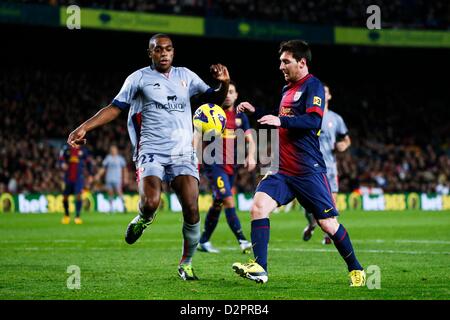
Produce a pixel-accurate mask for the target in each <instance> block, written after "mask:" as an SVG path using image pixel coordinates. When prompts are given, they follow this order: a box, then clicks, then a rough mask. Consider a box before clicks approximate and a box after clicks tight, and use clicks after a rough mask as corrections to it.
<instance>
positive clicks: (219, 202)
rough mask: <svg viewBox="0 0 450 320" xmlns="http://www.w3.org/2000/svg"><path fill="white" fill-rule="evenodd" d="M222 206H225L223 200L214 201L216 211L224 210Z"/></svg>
mask: <svg viewBox="0 0 450 320" xmlns="http://www.w3.org/2000/svg"><path fill="white" fill-rule="evenodd" d="M222 206H223V201H222V200H218V199H216V200H214V201H213V207H214V209H216V210H220V209H222Z"/></svg>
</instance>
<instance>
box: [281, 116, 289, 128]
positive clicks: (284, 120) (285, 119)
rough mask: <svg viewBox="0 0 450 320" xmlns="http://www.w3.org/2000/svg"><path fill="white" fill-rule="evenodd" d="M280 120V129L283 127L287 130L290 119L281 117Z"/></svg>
mask: <svg viewBox="0 0 450 320" xmlns="http://www.w3.org/2000/svg"><path fill="white" fill-rule="evenodd" d="M279 118H280V123H281V124H280V127H282V128H287V127H288V123H289V120H288V118H287V117H279Z"/></svg>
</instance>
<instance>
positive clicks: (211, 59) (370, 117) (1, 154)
mask: <svg viewBox="0 0 450 320" xmlns="http://www.w3.org/2000/svg"><path fill="white" fill-rule="evenodd" d="M21 2H34V3H36V2H48V1H21ZM50 2H52V3H55V4H56V3H60V4H67V3H69V2H70V1H50ZM265 2H267V1H262V2H261V3H265ZM332 2H333V1H332ZM378 2H379V1H378ZM381 2H382V3H386V4H389V6H394V7H395V6H400V7H401V6H402V5H406V4H409V5H411V7H410V8H412V9H411V10H413V9H414V8H416V7H417V6H419V7H420V6H422V5H424V4H423V3H424V2H423V1H389V2H388V1H381ZM78 3H81V4H89V5H90V6H103V7H108V8H115V9H124V10H140V9H139V6H140V5H144V4H143V3H144V1H138V0H136V1H124V2H122V1H121V2H119V1H97V2H95V1H87V2H84V1H79V2H78ZM149 3H153V5H154V6H156V7H158V6H164V3H170V4H172V5H171V6H170V8H172V9H173V8H174V5H175V7H176V5H178V6H180V7H181V9H180V10H181V12H186V14H200V13H199V12H200V11H195V10H194V9H192V12H190V11H189V10H187V11H183V10H185V9H183V8H184V7H189V6H190V5H189V4H192V5H191V7H196V8H197V7H198V8H197V9H199V8H203V9H204V7H205V5H204V4H202V3H203V2H202V1H193V0H192V1H153V2H149ZM204 3H207V4H208V5H209V6H212V7H213V10H212V12H213V13H212V14H218V13H220V15H222V16H224V17H229V16H228V15H229V14H230V13H229V10H232V9H231V8H234V7H238V8H240V7H239V6H241V5H242V6H247V7H246V8H247V9H245V10H244V9H242V10H241V9H239V10H237V11H239V14H244V15H247V16H248V17H253V16H252V15H251V14H247V13H246V12H250V11H255V10H256V11H257V10H260V9H258V8H260V7H259V5H256V3H257V1H250V0H249V1H244V0H243V1H237V0H236V1H204ZM258 3H260V2H258ZM267 3H268V2H267ZM311 3H313V5H311ZM336 3H340V1H336ZM345 3H346V6H345V8H352V10H357V6H351V5H349V4H347V3H348V2H345ZM362 3H364V1H363V2H362ZM375 3H377V1H375ZM427 3H428V2H427ZM429 3H430V4H431V5H430V6H427V8H428V9H427V10H429V11H430V12H433V14H431V13H426V12H422V15H417V16H414V17H415V19H418V20H420V21H421V22H417V21H415V22H414V21H409V20H408V19H406V20H402V19H401V17H402V15H400V16H399V17H400V19H399V20H398V21H399V25H406V24H409V23H410V24H411V25H414V26H416V24H417V26H418V27H421V26H423V27H427V28H428V27H430V26H428V25H427V23H428V22H427V21H428V20H426V19H422V18H424V17H425V16H433V15H434V17H435V19H437V21H438V22H439V23H438V24H439V25H440V23H444V25H445V26H446V28H447V27H448V21H443V20H442V18H443V17H442V16H441V15H440V14H442V10H441V9H442V8H443V7H446V6H447V7H448V5H447V4H446V2H443V1H431V2H429ZM230 4H233V5H230ZM291 5H292V6H296V5H299V6H300V5H301V6H313V7H314V8H319V7H320V6H321V5H323V1H314V2H305V1H303V2H300V1H290V2H289V6H291ZM122 6H125V7H122ZM158 8H159V7H158ZM220 8H222V9H220ZM252 8H253V9H252ZM438 9H439V10H438ZM149 10H153V9H150V8H149ZM173 10H175V9H173ZM227 10H228V11H227ZM246 10H247V11H246ZM261 10H262V9H261ZM292 10H293V9H292ZM292 10H291V11H292ZM333 10H341V9H339V6H337V8H335V9H333ZM348 10H349V9H347V11H348ZM395 10H397V9H395ZM395 10H394V11H395ZM414 10H415V9H414ZM447 10H448V8H447ZM313 11H314V12H317V15H318V16H320V12H321V11H322V10H313ZM344 11H345V10H344ZM347 11H346V12H347ZM274 12H277V10H275V9H274ZM331 12H332V11H331ZM175 13H176V12H175ZM383 14H385V13H383ZM386 14H387V13H386ZM337 16H338V17H340V18H342V19H343V21H344V22H342V23H344V24H347V25H351V22H350V21H347V22H348V23H347V22H345V17H346V15H345V14H338V15H337ZM237 17H238V15H236V18H237ZM255 17H264V15H261V16H260V15H259V13H258V14H255ZM439 17H440V18H439ZM297 18H299V19H303V18H304V19H312V18H311V15H303V14H301V15H298V17H297ZM444 18H447V19H448V15H446V16H445V17H444ZM281 20H282V19H281ZM444 20H445V19H444ZM318 21H319V22H320V23H323V22H322V21H321V20H318ZM386 21H389V19H388V20H386ZM396 21H397V20H396ZM408 21H409V22H408ZM298 22H314V21H313V20H311V21H298ZM330 23H332V24H338V23H341V22H336V21H331V22H330ZM440 26H441V25H440ZM431 27H432V26H431ZM2 29H3V31H4V37H3V39H2V40H3V43H4V44H5V46H3V50H1V51H0V68H1V73H0V110H1V111H2V116H1V117H0V128H1V131H0V193H1V192H5V191H8V192H13V193H18V192H60V191H61V190H62V183H63V172H62V171H61V170H60V169H59V167H58V163H57V162H58V155H59V151H60V149H61V147H62V146H63V144H64V143H65V141H66V139H67V136H68V134H69V133H70V131H72V130H73V129H74V128H75V127H76V126H77V125H78V124H80V123H81V122H83V121H84V120H86V119H87V118H89V117H90V116H92V115H93V114H95V112H96V111H97V110H99V109H100V108H101V107H103V106H106V105H108V104H109V103H110V102H111V100H112V99H113V98H114V97H115V95H116V94H117V93H118V91H119V90H120V88H121V86H122V84H123V81H124V80H125V78H126V77H127V76H128V75H129V74H130V73H132V72H133V71H135V70H137V69H139V68H141V67H143V66H146V65H148V64H149V60H148V57H147V55H146V47H147V45H148V39H149V37H150V36H151V35H149V34H142V33H125V32H103V31H93V30H80V31H69V30H66V29H63V28H61V29H58V28H45V27H33V28H30V27H26V26H17V25H2ZM173 40H174V46H175V48H176V49H175V50H176V51H175V52H176V54H175V61H174V65H176V66H186V67H188V68H190V69H191V70H193V71H195V72H196V73H198V74H199V75H200V76H201V77H202V78H203V79H204V80H205V81H206V82H207V83H209V84H210V85H215V84H214V82H213V79H212V77H211V76H210V74H209V72H208V67H209V65H211V64H212V63H217V62H220V63H223V64H225V65H227V66H228V68H229V70H230V74H231V78H232V79H233V80H234V81H235V82H236V83H237V89H238V92H239V95H240V96H239V99H238V101H250V102H252V103H253V104H254V105H255V106H257V107H258V108H263V109H271V108H274V107H277V106H278V104H279V99H280V91H281V88H282V86H283V85H284V82H283V79H282V76H281V73H280V71H279V70H278V65H279V62H278V53H277V50H278V43H276V42H258V41H244V40H221V39H208V38H196V37H180V36H173ZM312 52H313V60H312V66H311V68H310V71H311V72H312V73H313V74H314V75H316V76H317V77H318V78H319V79H321V80H322V81H324V82H326V83H327V84H328V85H329V87H330V90H331V93H332V95H333V99H332V101H331V103H330V109H332V110H334V111H336V112H338V113H339V114H341V115H342V117H343V118H344V120H345V122H346V123H347V126H348V128H349V134H350V137H351V139H352V146H351V147H350V149H349V150H348V151H346V152H345V153H342V154H339V155H338V164H339V166H338V167H339V182H340V189H341V191H342V192H351V191H354V190H356V189H358V188H360V187H374V188H375V187H377V188H382V189H383V190H384V191H385V192H409V191H415V192H441V193H448V187H449V182H450V125H449V119H450V112H449V111H448V102H449V101H450V93H449V90H448V88H447V86H448V85H447V83H446V81H445V80H442V78H440V77H438V76H437V74H440V73H442V72H444V70H445V66H446V65H448V50H447V49H417V48H416V49H414V48H375V47H373V48H371V47H350V46H331V45H314V44H313V45H312ZM195 107H196V106H195V105H194V106H193V108H195ZM126 118H127V115H126V113H123V114H121V115H120V118H119V119H117V120H115V121H114V122H112V123H110V124H108V125H106V126H104V127H102V128H98V129H96V130H95V131H93V132H92V133H89V135H88V148H89V149H90V151H91V154H92V158H93V163H94V172H96V171H97V170H98V169H99V168H100V166H101V162H102V160H103V158H104V156H105V155H106V154H107V153H108V149H109V147H110V146H111V144H115V145H117V146H118V147H119V150H120V152H121V154H122V155H123V156H124V157H125V158H126V160H127V162H128V167H127V169H128V171H129V175H128V176H129V181H127V183H125V190H126V191H136V183H135V181H134V177H135V174H134V172H135V168H134V164H133V163H132V160H131V147H130V143H129V138H128V133H127V128H126ZM250 120H251V123H252V125H253V127H255V128H256V129H258V128H259V127H258V126H257V124H256V121H255V120H256V119H253V118H252V117H250ZM259 179H260V176H259V175H258V174H257V173H255V172H254V173H248V172H247V171H246V169H245V168H243V167H239V168H238V178H237V179H236V191H237V192H250V193H251V192H253V191H254V189H255V186H256V183H257V182H258V180H259ZM88 187H89V188H90V189H91V190H101V189H102V182H101V181H94V182H93V183H92V184H91V185H89V186H88ZM166 188H167V187H166ZM209 190H210V189H209V186H208V183H207V180H206V179H205V178H204V177H203V176H202V180H201V191H203V192H208V191H209Z"/></svg>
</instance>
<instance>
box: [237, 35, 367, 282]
mask: <svg viewBox="0 0 450 320" xmlns="http://www.w3.org/2000/svg"><path fill="white" fill-rule="evenodd" d="M279 53H280V70H281V71H282V72H283V75H284V79H285V80H286V81H287V82H288V84H287V85H286V86H285V87H284V88H283V90H282V98H281V103H280V106H279V109H278V116H275V115H265V116H263V117H262V118H260V119H259V120H258V122H259V123H260V124H263V125H270V126H274V127H276V128H278V131H279V167H278V168H276V169H278V172H276V173H275V169H274V171H273V173H272V174H270V172H269V174H267V175H266V176H265V177H264V178H263V179H262V180H261V182H260V183H259V185H258V186H257V188H256V192H255V196H254V199H253V204H252V207H251V211H250V213H251V218H252V222H251V240H252V244H253V253H254V256H255V261H254V262H250V263H244V264H242V263H234V264H233V269H234V271H235V272H236V273H238V274H239V275H240V276H242V277H244V278H247V279H250V280H253V281H256V282H260V283H265V282H267V280H268V273H267V247H268V243H269V234H270V223H269V214H270V213H271V212H272V211H273V210H275V209H276V208H277V207H279V206H281V205H284V204H287V203H289V202H291V201H292V200H293V199H294V198H297V200H298V201H299V202H300V204H301V205H302V206H303V207H304V208H305V210H307V211H308V212H311V213H312V214H313V215H314V218H315V219H316V220H317V223H318V225H319V226H320V228H321V229H322V230H323V231H324V232H326V233H328V234H329V235H330V238H331V239H332V240H333V242H334V245H335V246H336V248H337V250H338V251H339V253H340V255H341V256H342V258H343V259H344V261H345V262H346V264H347V267H348V271H349V272H350V273H349V275H350V285H351V286H354V287H361V286H364V285H365V281H366V280H365V279H366V275H365V272H364V269H363V267H362V266H361V265H360V263H359V262H358V260H357V259H356V256H355V253H354V251H353V246H352V243H351V241H350V237H349V235H348V232H347V230H346V229H345V228H344V226H343V225H342V224H339V222H338V220H337V218H336V217H337V216H338V211H337V209H336V206H335V204H334V202H333V198H332V195H331V191H330V186H329V183H328V180H327V177H326V166H325V162H324V160H323V156H322V153H321V152H320V145H319V135H320V128H321V124H322V116H323V112H324V102H325V93H324V87H323V85H322V83H321V82H320V81H319V80H318V79H317V78H316V77H314V76H313V75H312V74H310V73H309V71H308V67H309V65H310V63H311V50H310V48H309V46H308V44H307V43H306V42H304V41H301V40H291V41H287V42H283V43H281V45H280V50H279ZM237 110H238V111H239V112H241V111H245V110H248V111H250V112H254V111H255V108H254V107H253V106H252V105H251V104H250V103H248V102H244V103H241V104H240V105H238V107H237Z"/></svg>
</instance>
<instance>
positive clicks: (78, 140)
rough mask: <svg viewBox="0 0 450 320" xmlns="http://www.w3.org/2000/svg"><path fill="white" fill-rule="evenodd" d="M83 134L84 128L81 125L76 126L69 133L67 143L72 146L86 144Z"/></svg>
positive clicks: (84, 132) (84, 133)
mask: <svg viewBox="0 0 450 320" xmlns="http://www.w3.org/2000/svg"><path fill="white" fill-rule="evenodd" d="M85 135H86V130H84V129H83V128H82V127H78V128H76V129H75V130H74V131H72V132H71V133H70V134H69V138H67V143H68V144H69V145H70V146H71V147H74V148H75V147H79V146H81V145H83V144H86V139H83V138H84V136H85Z"/></svg>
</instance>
